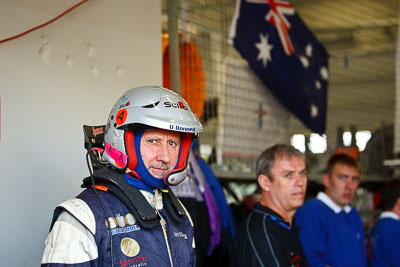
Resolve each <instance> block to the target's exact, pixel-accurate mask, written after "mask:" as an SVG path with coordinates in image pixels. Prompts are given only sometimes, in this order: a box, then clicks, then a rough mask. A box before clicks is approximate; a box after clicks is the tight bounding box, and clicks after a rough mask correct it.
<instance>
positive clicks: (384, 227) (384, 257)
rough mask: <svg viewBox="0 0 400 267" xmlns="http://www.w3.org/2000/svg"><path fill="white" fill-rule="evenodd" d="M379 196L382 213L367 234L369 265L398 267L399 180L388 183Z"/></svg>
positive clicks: (399, 258) (399, 260)
mask: <svg viewBox="0 0 400 267" xmlns="http://www.w3.org/2000/svg"><path fill="white" fill-rule="evenodd" d="M380 194H381V207H382V210H383V212H382V214H381V215H380V217H379V219H378V220H377V222H376V223H375V225H374V226H373V227H372V229H371V232H370V234H369V238H368V240H369V253H368V261H369V265H370V266H372V267H375V266H385V267H391V266H400V257H399V252H400V243H399V237H400V179H393V180H391V181H389V182H388V183H387V184H386V185H385V186H384V188H383V189H382V190H381V192H380Z"/></svg>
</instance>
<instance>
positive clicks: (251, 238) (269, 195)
mask: <svg viewBox="0 0 400 267" xmlns="http://www.w3.org/2000/svg"><path fill="white" fill-rule="evenodd" d="M256 173H257V180H258V184H259V186H260V188H261V201H260V202H259V203H256V204H254V207H253V210H252V211H251V213H250V214H249V216H248V218H247V219H246V220H245V222H244V223H243V225H242V226H241V228H240V229H239V230H238V232H237V234H236V236H235V240H234V245H233V250H234V253H233V255H234V257H235V259H234V260H233V263H234V264H236V265H237V266H308V264H307V261H306V258H305V255H304V251H303V248H302V247H301V244H300V240H299V238H298V227H296V226H294V225H293V215H294V213H295V212H296V209H297V208H298V207H300V206H301V205H302V204H303V201H304V197H305V193H306V186H307V175H306V166H305V163H304V159H303V155H302V154H301V153H300V152H299V151H297V150H296V149H295V148H293V147H292V146H289V145H281V144H278V145H275V146H272V147H270V148H267V149H266V150H265V151H264V152H263V153H262V154H261V155H260V157H259V159H258V160H257V165H256Z"/></svg>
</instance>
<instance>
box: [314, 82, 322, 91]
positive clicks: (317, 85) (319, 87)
mask: <svg viewBox="0 0 400 267" xmlns="http://www.w3.org/2000/svg"><path fill="white" fill-rule="evenodd" d="M315 87H316V88H317V90H321V82H320V81H315Z"/></svg>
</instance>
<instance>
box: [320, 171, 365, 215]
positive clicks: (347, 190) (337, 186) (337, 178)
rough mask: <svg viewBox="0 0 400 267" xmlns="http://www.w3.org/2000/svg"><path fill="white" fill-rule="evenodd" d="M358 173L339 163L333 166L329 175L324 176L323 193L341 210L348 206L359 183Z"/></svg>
mask: <svg viewBox="0 0 400 267" xmlns="http://www.w3.org/2000/svg"><path fill="white" fill-rule="evenodd" d="M359 176H360V172H359V170H358V169H357V168H354V167H350V166H347V165H344V164H341V163H338V164H336V165H335V166H334V168H333V171H332V173H331V174H324V176H323V182H324V185H325V193H326V194H327V195H328V196H329V197H330V198H331V199H332V200H333V202H335V203H336V205H338V206H339V207H341V208H343V207H344V206H346V205H347V204H350V202H351V200H352V199H353V197H354V194H355V192H356V190H357V187H358V185H359V183H360V180H359Z"/></svg>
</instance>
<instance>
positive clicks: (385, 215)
mask: <svg viewBox="0 0 400 267" xmlns="http://www.w3.org/2000/svg"><path fill="white" fill-rule="evenodd" d="M383 218H392V219H395V220H398V221H400V217H399V215H397V214H396V213H394V212H392V211H384V212H382V213H381V216H379V219H383Z"/></svg>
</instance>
